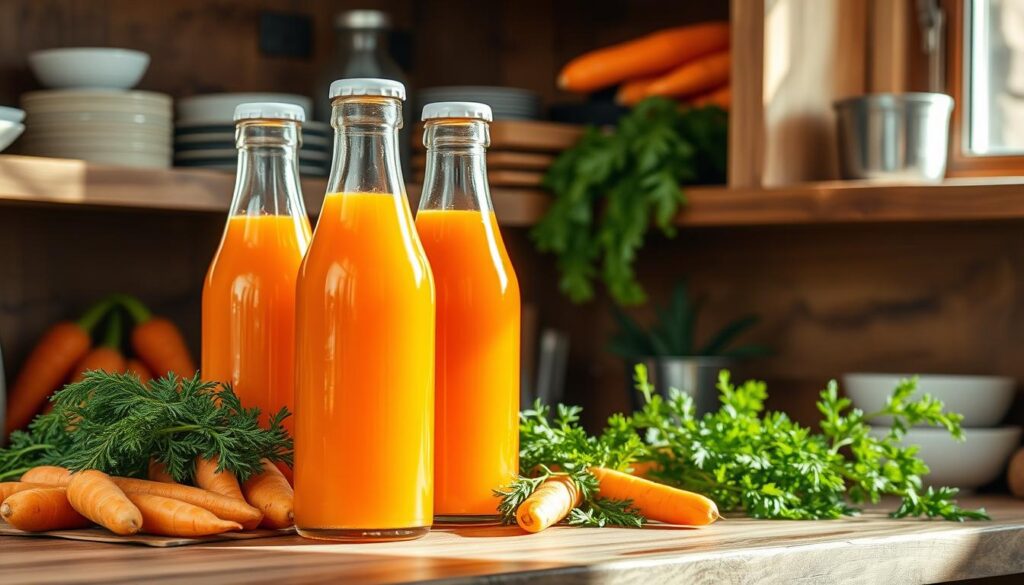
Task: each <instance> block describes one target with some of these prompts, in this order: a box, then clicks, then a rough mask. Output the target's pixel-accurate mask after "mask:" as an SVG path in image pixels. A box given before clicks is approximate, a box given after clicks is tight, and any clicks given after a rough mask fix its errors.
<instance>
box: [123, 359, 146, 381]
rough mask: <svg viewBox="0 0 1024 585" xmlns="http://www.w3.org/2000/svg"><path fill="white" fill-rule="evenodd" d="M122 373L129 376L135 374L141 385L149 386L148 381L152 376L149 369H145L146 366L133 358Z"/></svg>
mask: <svg viewBox="0 0 1024 585" xmlns="http://www.w3.org/2000/svg"><path fill="white" fill-rule="evenodd" d="M124 371H125V372H128V373H129V374H135V376H136V377H137V378H138V379H139V381H140V382H142V383H143V384H149V381H150V380H152V379H153V374H150V373H149V368H147V367H146V364H144V363H142V362H140V361H139V360H137V359H135V358H132V359H130V360H128V363H127V364H126V365H125V370H124Z"/></svg>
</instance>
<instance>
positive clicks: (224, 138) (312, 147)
mask: <svg viewBox="0 0 1024 585" xmlns="http://www.w3.org/2000/svg"><path fill="white" fill-rule="evenodd" d="M246 102H283V103H287V104H295V105H298V106H301V107H302V108H303V109H305V110H306V115H307V116H308V115H309V113H310V112H311V111H312V110H311V108H312V105H313V103H312V100H310V98H308V97H305V96H301V95H292V94H283V93H214V94H207V95H197V96H192V97H188V98H184V99H181V100H179V101H178V104H177V110H178V119H177V121H176V122H175V124H174V164H175V166H179V167H201V168H206V169H221V170H225V171H234V170H235V167H236V165H237V164H238V151H237V150H236V149H235V123H234V121H233V116H234V113H235V106H237V105H238V104H243V103H246ZM331 138H332V133H331V127H330V125H329V124H324V123H322V122H312V121H309V122H306V123H304V124H303V125H302V146H301V148H300V150H299V172H300V173H302V174H303V175H309V176H326V175H327V173H328V171H329V170H330V168H331Z"/></svg>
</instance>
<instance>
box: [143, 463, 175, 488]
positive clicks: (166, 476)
mask: <svg viewBox="0 0 1024 585" xmlns="http://www.w3.org/2000/svg"><path fill="white" fill-rule="evenodd" d="M146 477H148V478H149V479H150V481H159V482H163V483H178V482H176V481H174V477H173V476H172V475H171V474H170V473H168V472H167V468H166V467H164V464H163V463H160V462H159V461H157V460H156V459H150V460H149V467H148V468H147V469H146Z"/></svg>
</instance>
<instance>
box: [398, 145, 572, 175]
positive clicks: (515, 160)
mask: <svg viewBox="0 0 1024 585" xmlns="http://www.w3.org/2000/svg"><path fill="white" fill-rule="evenodd" d="M553 162H555V155H552V154H545V153H541V152H514V151H507V150H493V149H488V150H487V170H488V171H493V170H497V169H501V170H510V171H546V170H547V169H548V167H550V166H551V163H553ZM426 166H427V155H426V154H421V153H417V154H414V155H413V157H412V167H413V168H414V169H424V168H426Z"/></svg>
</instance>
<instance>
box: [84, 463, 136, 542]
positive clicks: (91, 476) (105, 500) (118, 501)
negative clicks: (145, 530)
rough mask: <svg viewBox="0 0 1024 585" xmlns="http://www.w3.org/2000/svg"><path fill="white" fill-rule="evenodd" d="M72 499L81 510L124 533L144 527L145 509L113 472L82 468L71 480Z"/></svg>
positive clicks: (103, 524) (116, 531)
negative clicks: (118, 482) (142, 508)
mask: <svg viewBox="0 0 1024 585" xmlns="http://www.w3.org/2000/svg"><path fill="white" fill-rule="evenodd" d="M68 500H69V501H70V502H71V505H72V506H73V507H74V508H75V510H77V511H78V513H79V514H81V515H83V516H85V517H86V518H88V519H90V520H92V521H93V522H95V523H97V524H99V525H100V526H103V527H104V528H106V529H107V530H110V531H111V532H113V533H114V534H120V535H122V536H125V535H129V534H135V533H136V532H138V531H139V529H140V528H142V513H141V512H139V509H138V508H136V507H135V504H133V503H132V502H131V500H129V499H128V496H126V495H125V494H124V492H123V491H121V488H119V487H117V484H115V483H114V481H113V480H112V479H111V478H110V476H109V475H107V474H106V473H103V472H102V471H96V470H95V469H88V470H85V471H80V472H78V473H76V474H74V475H72V476H71V481H70V482H69V483H68Z"/></svg>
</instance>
